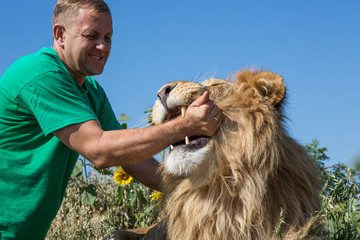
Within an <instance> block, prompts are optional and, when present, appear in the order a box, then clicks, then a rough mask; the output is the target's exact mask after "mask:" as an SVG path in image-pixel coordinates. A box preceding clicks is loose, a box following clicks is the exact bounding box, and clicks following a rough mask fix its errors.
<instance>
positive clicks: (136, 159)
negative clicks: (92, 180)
mask: <svg viewBox="0 0 360 240" xmlns="http://www.w3.org/2000/svg"><path fill="white" fill-rule="evenodd" d="M112 33H113V29H112V18H111V14H110V10H109V8H108V6H107V5H106V3H105V2H104V1H103V0H59V1H58V2H57V4H56V5H55V9H54V15H53V38H54V45H53V47H52V48H43V49H41V50H40V51H39V52H37V53H35V54H32V55H28V56H25V57H22V58H20V59H19V60H17V61H16V62H15V63H14V64H12V65H11V66H10V67H9V69H8V70H7V71H6V72H5V73H4V75H3V76H2V77H1V78H0V99H1V101H0V239H44V238H45V236H46V233H47V231H48V229H49V227H50V224H51V221H52V220H53V219H54V217H55V215H56V213H57V210H58V208H59V207H60V204H61V201H62V198H63V195H64V192H65V189H66V185H67V182H68V180H69V177H70V175H71V172H72V170H73V167H74V165H75V162H76V160H77V158H78V155H79V154H81V155H83V156H84V157H86V158H87V159H88V160H89V161H91V162H92V163H93V164H95V166H96V167H98V168H107V167H111V166H123V168H124V169H125V170H126V171H127V172H128V173H129V174H130V175H132V176H133V177H134V178H136V179H137V180H139V181H140V182H142V183H144V184H146V185H147V186H149V187H151V188H153V189H158V190H159V189H160V182H161V180H160V177H159V176H158V175H157V174H156V168H157V167H158V163H157V162H156V161H155V160H154V159H153V158H152V155H154V154H156V153H157V152H159V151H161V150H162V149H164V148H166V147H167V146H169V145H170V144H172V143H175V142H177V141H180V140H183V139H184V138H185V136H193V135H208V136H211V135H213V134H214V133H215V132H216V130H217V128H218V127H219V125H220V121H221V119H222V115H221V113H220V111H219V109H218V108H217V106H215V105H214V104H213V102H211V101H209V100H208V93H207V92H205V93H204V95H203V96H201V97H200V98H199V99H197V100H196V101H195V102H194V103H193V104H192V105H191V106H189V108H188V110H187V114H186V116H185V118H181V117H179V118H176V119H174V120H172V121H169V122H167V123H164V124H161V125H157V126H152V127H149V128H141V129H124V130H121V126H120V124H119V123H118V122H117V121H116V118H115V115H114V113H113V111H112V109H111V106H110V104H109V101H108V99H107V97H106V95H105V93H104V91H103V89H102V88H101V87H100V85H99V84H98V83H97V82H96V81H95V80H94V79H93V78H91V77H90V76H93V75H98V74H100V73H102V71H103V68H104V66H105V63H106V61H107V59H108V57H109V54H110V49H111V36H112ZM217 119H218V120H217Z"/></svg>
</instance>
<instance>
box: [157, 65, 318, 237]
mask: <svg viewBox="0 0 360 240" xmlns="http://www.w3.org/2000/svg"><path fill="white" fill-rule="evenodd" d="M234 76H235V77H236V79H233V80H222V79H215V78H210V79H208V80H205V81H204V82H202V83H195V82H186V81H175V82H170V83H167V84H165V85H164V86H163V87H161V88H160V90H159V92H158V96H159V99H158V100H156V102H155V105H154V107H153V113H152V118H153V122H154V123H155V124H161V123H163V122H165V121H167V120H168V119H171V118H172V117H176V116H177V115H178V114H181V112H183V114H186V107H187V106H189V105H190V104H191V102H193V101H194V100H195V99H196V98H198V97H199V96H201V95H202V94H203V92H204V91H209V94H210V99H211V100H212V101H214V103H215V104H216V105H217V106H218V107H219V108H220V109H221V111H222V113H223V120H222V123H221V125H220V128H219V130H218V131H217V132H216V134H215V135H214V136H212V137H206V136H196V137H190V139H188V140H186V141H183V142H179V143H176V144H173V146H170V150H169V153H168V155H167V157H166V159H165V160H164V162H163V163H162V166H161V174H162V176H163V179H164V183H165V186H164V193H163V198H162V201H163V205H162V210H163V213H164V216H165V219H166V239H167V240H178V239H186V240H213V239H215V240H222V239H226V240H242V239H247V240H248V239H253V240H257V239H259V240H263V239H280V237H281V239H291V240H293V239H321V236H317V234H318V232H319V231H311V229H312V228H313V225H314V222H315V220H316V217H315V216H316V214H317V213H318V211H319V209H320V200H319V190H320V188H321V184H322V183H321V181H320V178H319V170H318V168H317V166H316V164H315V162H314V160H313V159H312V158H311V157H310V156H309V155H308V154H307V153H306V151H305V150H304V148H303V147H302V146H301V145H300V144H298V143H297V142H296V141H295V140H294V139H293V138H291V137H290V136H289V134H288V133H287V130H286V128H285V126H284V118H285V117H284V113H283V107H284V99H285V92H286V87H285V85H284V82H283V78H282V77H281V76H280V75H278V74H275V73H273V72H269V71H263V70H260V71H258V70H242V71H240V72H238V73H236V74H235V75H234Z"/></svg>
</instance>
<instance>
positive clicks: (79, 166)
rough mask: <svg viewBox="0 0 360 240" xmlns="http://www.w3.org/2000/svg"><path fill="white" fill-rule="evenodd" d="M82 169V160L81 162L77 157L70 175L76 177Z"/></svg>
mask: <svg viewBox="0 0 360 240" xmlns="http://www.w3.org/2000/svg"><path fill="white" fill-rule="evenodd" d="M83 169H84V165H83V162H82V160H81V159H78V160H77V161H76V164H75V167H74V170H73V172H72V173H71V177H77V176H79V175H80V174H82V172H83Z"/></svg>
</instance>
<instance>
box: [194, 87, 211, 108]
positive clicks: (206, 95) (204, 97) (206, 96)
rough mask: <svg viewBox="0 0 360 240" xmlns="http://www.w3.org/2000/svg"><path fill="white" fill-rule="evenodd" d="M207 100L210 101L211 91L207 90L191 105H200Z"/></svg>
mask: <svg viewBox="0 0 360 240" xmlns="http://www.w3.org/2000/svg"><path fill="white" fill-rule="evenodd" d="M207 101H209V92H208V91H205V92H204V93H203V95H201V96H200V97H198V98H197V99H196V100H195V101H194V102H193V103H192V104H191V105H193V106H196V107H199V106H201V105H203V104H205V103H207Z"/></svg>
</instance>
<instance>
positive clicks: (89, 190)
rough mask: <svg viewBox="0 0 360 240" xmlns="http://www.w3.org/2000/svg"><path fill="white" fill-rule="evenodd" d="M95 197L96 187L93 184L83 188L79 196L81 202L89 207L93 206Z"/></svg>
mask: <svg viewBox="0 0 360 240" xmlns="http://www.w3.org/2000/svg"><path fill="white" fill-rule="evenodd" d="M96 197H97V193H96V186H95V185H94V184H89V185H88V186H86V187H85V188H84V191H83V193H82V196H81V201H82V202H84V203H86V204H87V205H90V206H91V205H93V204H94V202H95V199H96Z"/></svg>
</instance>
